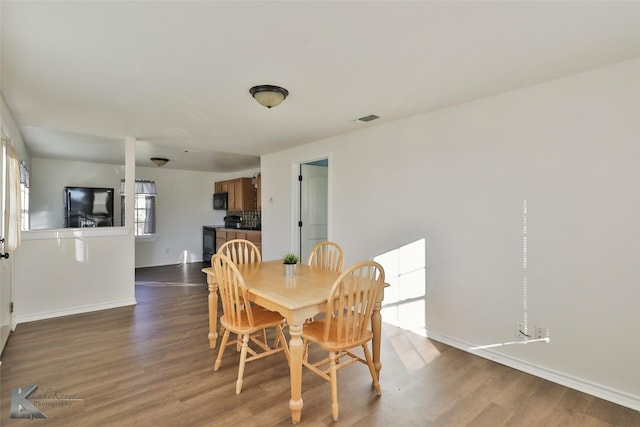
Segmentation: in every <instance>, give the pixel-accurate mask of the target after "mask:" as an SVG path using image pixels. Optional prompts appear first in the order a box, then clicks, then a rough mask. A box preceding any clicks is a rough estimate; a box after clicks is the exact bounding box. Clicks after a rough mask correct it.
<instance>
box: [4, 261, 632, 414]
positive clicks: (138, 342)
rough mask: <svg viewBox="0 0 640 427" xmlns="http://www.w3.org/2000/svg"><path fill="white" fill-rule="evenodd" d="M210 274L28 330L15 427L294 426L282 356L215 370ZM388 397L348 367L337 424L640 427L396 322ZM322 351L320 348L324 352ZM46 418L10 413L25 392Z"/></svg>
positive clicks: (154, 275)
mask: <svg viewBox="0 0 640 427" xmlns="http://www.w3.org/2000/svg"><path fill="white" fill-rule="evenodd" d="M200 268H201V265H199V264H188V265H186V266H182V265H180V266H164V267H157V268H145V269H139V270H138V271H137V272H136V281H137V283H138V285H137V286H136V297H137V300H138V304H137V305H136V306H132V307H124V308H117V309H111V310H104V311H100V312H95V313H87V314H80V315H74V316H67V317H62V318H57V319H50V320H43V321H38V322H30V323H25V324H21V325H18V327H17V329H16V331H15V332H14V333H13V334H12V335H11V337H10V339H9V342H8V344H7V347H6V349H5V351H4V353H3V355H2V359H1V360H2V366H1V369H0V375H1V376H0V380H1V383H0V384H1V394H0V398H1V402H0V403H1V404H0V410H1V412H0V425H2V426H40V425H53V426H134V425H136V426H156V427H157V426H240V425H243V426H288V425H290V424H291V421H290V420H291V419H290V412H289V407H288V396H289V377H288V366H287V364H286V359H285V357H284V355H283V353H279V354H276V355H275V356H272V357H269V358H266V359H261V360H257V361H254V362H251V363H249V364H247V367H246V370H245V375H244V386H243V389H242V393H241V394H240V395H236V394H235V380H236V375H237V371H238V354H237V353H236V352H235V349H234V348H232V347H228V348H227V353H225V357H224V359H223V361H222V366H221V368H220V370H219V371H218V372H216V373H214V372H213V362H214V358H215V355H216V352H217V349H214V350H212V349H210V348H209V342H208V340H207V332H208V321H207V288H206V280H205V276H204V274H203V273H201V272H200ZM382 339H383V341H382V363H383V365H382V372H381V385H382V396H381V397H376V394H375V392H374V391H373V389H372V387H371V378H370V376H369V373H368V371H367V368H366V367H365V366H364V365H360V364H357V365H354V366H352V367H349V368H345V369H343V370H341V371H340V374H339V379H338V383H339V388H338V396H339V402H340V420H339V421H338V422H337V423H335V425H337V426H363V427H364V426H385V427H386V426H391V425H393V426H491V427H497V426H545V427H548V426H594V427H595V426H640V413H639V412H637V411H633V410H631V409H628V408H624V407H621V406H618V405H615V404H613V403H610V402H607V401H604V400H601V399H598V398H595V397H592V396H589V395H586V394H584V393H581V392H578V391H574V390H571V389H568V388H566V387H562V386H560V385H557V384H554V383H551V382H549V381H545V380H542V379H539V378H536V377H533V376H531V375H528V374H525V373H522V372H519V371H516V370H514V369H511V368H508V367H505V366H502V365H499V364H496V363H494V362H492V361H489V360H485V359H482V358H479V357H477V356H473V355H471V354H468V353H465V352H463V351H460V350H457V349H455V348H451V347H448V346H446V345H443V344H440V343H438V342H435V341H431V340H429V339H425V338H423V337H421V336H418V335H415V334H412V333H409V332H407V331H404V330H401V329H398V328H395V327H393V326H390V325H386V324H385V325H383V337H382ZM315 354H316V353H314V355H315ZM32 384H36V385H37V386H38V390H37V391H36V392H35V393H34V394H33V395H32V396H31V398H29V401H31V402H33V403H34V405H35V406H36V407H37V408H39V409H40V410H41V411H42V412H43V413H44V414H45V415H46V416H47V417H48V418H47V419H34V420H28V419H19V418H11V417H10V411H11V409H10V406H11V399H12V390H13V389H16V388H18V387H20V388H25V387H27V386H29V385H32ZM302 391H303V394H302V396H303V399H304V408H303V411H302V423H301V424H302V425H308V426H323V425H330V424H334V423H333V422H332V420H331V409H330V401H331V398H330V390H329V384H328V383H326V382H324V381H323V380H321V379H320V378H318V377H317V376H315V375H314V374H312V373H310V372H304V371H303V390H302Z"/></svg>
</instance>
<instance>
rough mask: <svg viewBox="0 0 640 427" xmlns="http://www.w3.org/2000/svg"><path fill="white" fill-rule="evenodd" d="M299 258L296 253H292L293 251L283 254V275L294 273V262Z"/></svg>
mask: <svg viewBox="0 0 640 427" xmlns="http://www.w3.org/2000/svg"><path fill="white" fill-rule="evenodd" d="M299 260H300V259H299V258H298V255H296V254H294V253H293V252H289V253H287V254H284V256H283V257H282V264H283V266H284V275H285V276H293V275H294V274H296V264H297V263H298V261H299Z"/></svg>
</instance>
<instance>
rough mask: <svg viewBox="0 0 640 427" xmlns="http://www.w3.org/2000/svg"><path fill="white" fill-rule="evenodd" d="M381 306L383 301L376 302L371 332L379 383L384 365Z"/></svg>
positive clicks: (374, 362)
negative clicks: (381, 351) (381, 350)
mask: <svg viewBox="0 0 640 427" xmlns="http://www.w3.org/2000/svg"><path fill="white" fill-rule="evenodd" d="M381 306H382V302H381V301H378V302H376V304H375V306H374V307H373V313H372V315H371V332H373V338H372V340H371V345H372V347H373V349H372V350H373V367H374V368H375V369H376V374H377V375H378V381H380V369H382V363H380V340H381V336H382V316H381V315H380V307H381Z"/></svg>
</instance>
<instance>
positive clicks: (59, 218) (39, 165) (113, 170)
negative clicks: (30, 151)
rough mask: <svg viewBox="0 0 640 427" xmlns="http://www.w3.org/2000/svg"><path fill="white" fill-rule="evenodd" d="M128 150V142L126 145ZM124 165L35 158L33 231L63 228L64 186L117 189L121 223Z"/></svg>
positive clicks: (117, 212)
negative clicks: (121, 181) (121, 188)
mask: <svg viewBox="0 0 640 427" xmlns="http://www.w3.org/2000/svg"><path fill="white" fill-rule="evenodd" d="M122 150H123V151H124V145H123V147H122ZM121 179H124V165H111V164H106V163H89V162H77V161H70V160H54V159H42V158H35V157H34V158H33V159H32V161H31V186H30V198H29V200H30V203H31V204H30V216H31V223H30V224H31V227H30V228H31V229H32V230H51V229H57V228H62V227H63V223H64V197H63V192H64V187H68V186H70V187H106V188H113V189H114V190H115V195H114V200H113V208H114V209H113V210H114V216H115V218H114V219H115V225H116V226H120V225H122V224H121V221H120V180H121Z"/></svg>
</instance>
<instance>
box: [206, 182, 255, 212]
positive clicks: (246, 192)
mask: <svg viewBox="0 0 640 427" xmlns="http://www.w3.org/2000/svg"><path fill="white" fill-rule="evenodd" d="M251 181H252V180H251V178H236V179H232V180H229V181H218V182H216V183H215V184H214V187H215V192H216V193H224V192H226V193H227V194H228V208H227V210H228V211H232V212H242V211H253V210H255V209H256V189H255V187H254V186H253V183H252V182H251Z"/></svg>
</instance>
